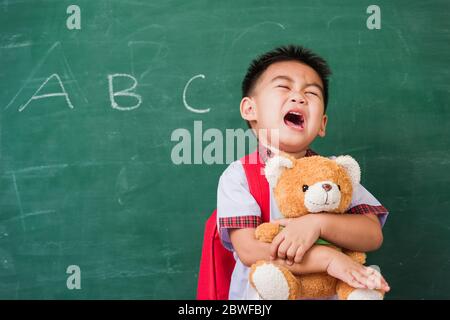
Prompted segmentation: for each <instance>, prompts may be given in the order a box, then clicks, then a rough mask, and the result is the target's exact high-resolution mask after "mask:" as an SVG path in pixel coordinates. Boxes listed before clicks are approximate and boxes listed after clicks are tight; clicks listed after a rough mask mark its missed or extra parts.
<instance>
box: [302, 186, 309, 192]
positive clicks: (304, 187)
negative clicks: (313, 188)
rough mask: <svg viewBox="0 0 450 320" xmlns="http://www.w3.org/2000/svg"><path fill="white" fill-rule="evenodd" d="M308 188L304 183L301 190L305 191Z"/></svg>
mask: <svg viewBox="0 0 450 320" xmlns="http://www.w3.org/2000/svg"><path fill="white" fill-rule="evenodd" d="M308 188H309V187H308V186H307V185H306V184H304V185H303V187H302V189H303V192H306V190H308Z"/></svg>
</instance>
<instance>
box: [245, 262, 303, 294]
mask: <svg viewBox="0 0 450 320" xmlns="http://www.w3.org/2000/svg"><path fill="white" fill-rule="evenodd" d="M250 282H251V284H252V286H253V287H254V288H255V290H256V291H257V292H258V294H259V296H260V297H261V298H262V299H264V300H288V299H290V298H292V296H293V293H292V292H293V288H291V287H292V282H291V281H289V279H287V278H286V274H285V272H283V270H281V269H280V268H279V267H278V266H276V265H274V264H273V263H267V262H259V263H257V264H256V265H253V266H252V271H251V274H250ZM295 289H297V288H294V291H296V290H295Z"/></svg>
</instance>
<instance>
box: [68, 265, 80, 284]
mask: <svg viewBox="0 0 450 320" xmlns="http://www.w3.org/2000/svg"><path fill="white" fill-rule="evenodd" d="M66 273H67V274H71V275H70V276H69V277H68V278H67V282H66V285H67V289H69V290H73V289H77V290H80V289H81V270H80V267H79V266H77V265H71V266H68V267H67V271H66Z"/></svg>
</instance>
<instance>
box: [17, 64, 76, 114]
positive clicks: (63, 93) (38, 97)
mask: <svg viewBox="0 0 450 320" xmlns="http://www.w3.org/2000/svg"><path fill="white" fill-rule="evenodd" d="M53 77H55V78H56V80H58V83H59V86H60V87H61V92H56V93H47V94H41V95H36V94H37V93H38V92H39V91H41V89H42V88H43V87H44V86H45V85H46V84H47V82H49V81H50V79H51V78H53ZM50 97H64V98H66V101H67V104H68V105H69V108H71V109H73V105H72V102H70V99H69V95H68V94H67V92H66V89H64V86H63V84H62V81H61V78H60V77H59V76H58V74H57V73H54V74H52V75H51V76H50V77H48V78H47V80H45V81H44V83H43V84H42V85H41V86H40V87H39V89H37V90H36V92H35V93H34V94H33V96H32V97H31V98H30V100H28V101H27V103H25V104H24V105H23V106H21V107H20V108H19V112H22V111H23V110H24V109H25V108H26V107H27V106H28V104H29V103H30V102H31V101H33V100H38V99H44V98H50Z"/></svg>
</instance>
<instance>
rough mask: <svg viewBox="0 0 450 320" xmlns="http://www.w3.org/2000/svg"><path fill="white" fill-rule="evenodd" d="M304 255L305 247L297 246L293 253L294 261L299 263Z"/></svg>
mask: <svg viewBox="0 0 450 320" xmlns="http://www.w3.org/2000/svg"><path fill="white" fill-rule="evenodd" d="M304 255H305V247H303V246H299V247H298V249H297V252H296V253H295V259H294V261H295V263H300V262H302V260H303V256H304Z"/></svg>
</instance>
